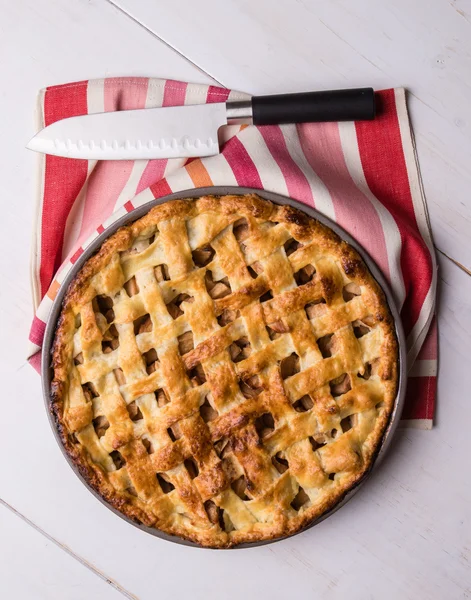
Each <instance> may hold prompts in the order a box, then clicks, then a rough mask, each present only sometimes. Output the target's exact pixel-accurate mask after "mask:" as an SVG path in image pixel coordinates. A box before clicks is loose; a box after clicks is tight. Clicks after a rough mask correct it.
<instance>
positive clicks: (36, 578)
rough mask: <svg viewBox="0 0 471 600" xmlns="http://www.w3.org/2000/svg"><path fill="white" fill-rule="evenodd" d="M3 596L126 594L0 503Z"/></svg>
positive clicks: (101, 597)
mask: <svg viewBox="0 0 471 600" xmlns="http://www.w3.org/2000/svg"><path fill="white" fill-rule="evenodd" d="M0 531H1V532H2V535H1V536H0V594H1V596H2V598H12V599H13V598H15V599H18V600H26V599H29V598H34V599H35V600H40V599H41V598H44V599H47V600H56V599H57V600H63V599H64V598H67V600H83V598H87V599H88V600H93V599H94V598H96V599H97V600H113V599H114V600H117V599H119V598H121V599H122V598H123V597H128V598H132V596H131V595H129V594H126V592H125V595H124V596H123V594H122V593H121V592H120V591H119V590H117V589H116V588H115V587H113V586H112V585H110V583H108V582H107V581H106V579H104V578H103V577H98V576H97V575H96V574H95V573H94V572H93V571H92V570H90V569H88V568H87V567H86V566H84V565H82V564H80V562H79V561H77V560H76V559H75V558H74V557H73V556H70V555H69V554H68V553H67V552H64V550H63V549H62V548H61V547H60V546H57V545H56V544H55V543H54V542H52V541H51V540H49V539H48V538H47V537H45V536H43V535H41V533H40V532H39V531H37V530H36V529H34V528H33V527H31V526H30V525H29V524H28V523H27V522H25V521H24V520H22V519H21V518H20V517H19V516H17V515H15V514H14V513H13V512H11V511H10V510H8V509H7V508H5V506H4V505H2V504H1V503H0Z"/></svg>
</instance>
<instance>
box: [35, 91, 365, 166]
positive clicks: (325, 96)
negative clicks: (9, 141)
mask: <svg viewBox="0 0 471 600" xmlns="http://www.w3.org/2000/svg"><path fill="white" fill-rule="evenodd" d="M374 115H375V96H374V91H373V89H372V88H360V89H353V90H333V91H321V92H302V93H300V94H278V95H275V96H253V97H252V98H251V99H250V100H242V101H237V102H234V101H231V102H215V103H211V104H198V105H190V106H169V107H163V108H143V109H140V110H122V111H117V112H107V113H97V114H91V115H83V116H79V117H70V118H68V119H62V120H61V121H56V122H55V123H52V124H51V125H48V126H47V127H45V128H44V129H43V130H41V131H40V132H39V133H38V134H37V135H35V136H34V137H33V138H32V139H31V140H30V142H29V143H28V145H27V148H29V149H30V150H36V151H37V152H44V153H45V154H55V155H57V156H66V157H69V158H83V159H97V160H126V159H132V160H136V159H140V158H141V159H152V158H180V157H192V156H212V155H214V154H218V152H219V143H218V129H219V127H221V125H225V124H227V123H228V121H234V120H238V121H239V122H240V121H245V122H246V121H247V120H248V121H249V122H253V123H254V124H255V125H274V124H281V123H306V122H316V121H317V122H318V121H359V120H364V119H373V118H374Z"/></svg>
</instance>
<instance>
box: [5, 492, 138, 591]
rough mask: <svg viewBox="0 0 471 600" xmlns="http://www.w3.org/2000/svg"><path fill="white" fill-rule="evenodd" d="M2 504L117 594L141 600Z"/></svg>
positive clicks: (8, 505) (6, 504) (26, 518)
mask: <svg viewBox="0 0 471 600" xmlns="http://www.w3.org/2000/svg"><path fill="white" fill-rule="evenodd" d="M0 504H1V505H2V506H4V507H5V508H7V509H8V510H9V511H10V512H12V513H13V514H14V515H15V516H16V517H18V518H19V519H22V520H23V521H24V522H25V523H26V524H27V525H30V526H31V527H32V528H33V529H35V530H36V531H37V532H38V533H40V534H41V535H43V536H44V537H45V538H46V539H48V540H49V541H50V542H52V543H53V544H55V545H56V546H57V547H58V548H60V549H61V550H63V551H64V552H66V553H67V554H68V555H69V556H71V557H72V558H74V559H75V560H77V561H78V562H79V563H80V564H81V565H82V566H84V567H85V568H86V569H89V570H90V571H91V572H92V573H94V574H95V575H96V576H97V577H99V578H100V579H102V580H103V581H105V582H106V583H108V584H109V585H111V587H112V588H114V589H115V590H116V591H117V592H120V593H121V594H122V595H123V596H124V597H125V598H128V600H139V599H138V597H137V596H135V595H134V594H131V592H128V590H126V589H125V588H123V587H122V586H121V585H120V584H119V583H117V582H116V581H115V580H114V579H111V578H110V577H108V576H107V575H105V574H104V573H102V572H101V571H99V570H98V569H97V568H96V567H95V566H93V565H92V564H91V563H89V562H88V561H87V560H85V559H84V558H82V557H81V556H79V555H78V554H75V552H73V550H71V549H70V548H69V547H68V546H66V545H65V544H62V543H61V542H59V541H58V540H56V539H55V538H53V537H52V536H51V535H49V534H48V533H47V532H46V531H44V529H41V527H39V526H38V525H36V524H35V523H33V522H32V521H30V519H28V517H26V516H25V515H23V514H22V513H20V512H19V511H17V510H16V509H15V508H13V506H11V504H8V502H5V500H2V498H0Z"/></svg>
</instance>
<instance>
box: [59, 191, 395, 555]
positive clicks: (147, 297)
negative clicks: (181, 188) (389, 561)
mask: <svg viewBox="0 0 471 600" xmlns="http://www.w3.org/2000/svg"><path fill="white" fill-rule="evenodd" d="M397 360H398V359H397V344H396V337H395V333H394V324H393V321H392V317H391V315H390V313H389V309H388V306H387V303H386V300H385V298H384V295H383V293H382V291H381V290H380V288H379V286H378V285H377V283H376V281H375V280H374V279H373V277H372V276H371V274H370V273H369V271H368V269H367V268H366V266H365V264H364V262H363V261H362V259H361V258H360V257H359V255H358V254H357V253H356V252H355V251H354V250H353V249H352V248H351V247H350V246H349V245H348V244H347V243H345V242H343V241H341V240H340V239H339V238H338V237H337V235H336V234H334V233H333V232H332V231H331V230H330V229H329V228H327V227H325V226H323V225H321V224H320V223H319V222H317V221H315V220H314V219H311V218H310V217H307V216H306V215H305V214H304V213H303V212H301V211H298V210H296V209H294V208H291V207H289V206H276V205H273V204H272V203H270V202H268V201H266V200H262V199H261V198H259V197H258V196H255V195H246V196H224V197H219V198H218V197H215V196H205V197H202V198H198V199H194V200H177V201H172V202H167V203H165V204H162V205H160V206H157V207H155V208H153V209H152V210H151V211H150V212H149V213H148V214H147V215H146V216H144V217H143V218H141V219H139V220H138V221H136V222H135V223H133V224H132V225H130V226H128V227H123V228H122V229H120V230H119V231H118V232H117V233H115V234H114V235H113V236H112V237H110V238H109V239H108V240H107V241H106V242H105V243H104V244H103V245H102V247H101V249H100V250H99V252H98V253H97V254H96V255H95V256H94V257H92V258H91V259H90V260H89V261H88V262H87V263H86V264H85V266H84V267H83V268H82V269H81V271H80V272H79V274H78V275H77V277H76V279H75V280H74V281H73V283H72V284H71V286H70V288H69V290H68V292H67V295H66V298H65V301H64V305H63V309H62V313H61V316H60V319H59V322H58V327H57V331H56V337H55V342H54V348H53V370H54V378H53V383H52V395H51V406H52V409H53V412H54V415H55V418H56V422H57V425H58V428H59V431H60V434H61V438H62V442H63V444H64V446H65V448H66V450H67V452H68V454H69V455H70V457H71V458H72V459H73V461H74V462H75V463H76V465H77V466H78V467H79V469H80V472H81V474H82V476H83V477H85V478H86V479H87V481H88V482H89V483H90V484H91V485H92V486H93V487H94V488H95V489H96V490H97V491H98V492H99V493H100V494H101V495H102V496H103V497H104V498H105V499H106V500H107V501H108V502H109V503H110V504H112V505H113V506H114V507H116V508H117V509H118V510H120V511H121V512H123V513H124V514H125V515H127V516H129V517H131V518H132V519H134V520H136V521H139V522H142V523H145V524H146V525H149V526H154V527H157V528H159V529H161V530H163V531H166V532H168V533H170V534H175V535H179V536H181V537H183V538H186V539H189V540H193V541H195V542H198V543H200V544H202V545H205V546H213V547H227V546H232V545H235V544H238V543H241V542H250V541H257V540H263V539H271V538H274V537H278V536H284V535H287V534H291V533H294V532H295V531H297V530H299V529H300V528H302V527H304V526H306V525H307V524H309V523H310V522H311V521H312V520H313V519H315V518H317V517H319V516H320V515H322V514H323V513H324V512H325V511H326V510H327V509H329V508H330V507H332V506H334V505H335V504H336V503H337V502H338V501H339V500H340V499H341V498H342V496H343V495H344V494H345V492H346V491H347V490H349V489H350V488H351V487H352V486H354V485H355V484H356V483H357V482H358V481H359V480H360V479H361V478H362V476H363V475H364V474H365V472H366V471H367V470H368V468H369V467H370V465H371V463H372V460H373V458H374V454H375V451H376V449H377V447H378V444H379V442H380V440H381V437H382V435H383V432H384V429H385V427H386V425H387V422H388V419H389V416H390V413H391V410H392V407H393V404H394V399H395V394H396V384H397V371H398V369H397Z"/></svg>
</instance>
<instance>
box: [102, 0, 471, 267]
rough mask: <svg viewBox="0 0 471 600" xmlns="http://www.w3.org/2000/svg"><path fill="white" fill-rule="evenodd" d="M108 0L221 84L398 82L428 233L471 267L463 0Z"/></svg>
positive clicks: (469, 14) (470, 32)
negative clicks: (404, 92)
mask: <svg viewBox="0 0 471 600" xmlns="http://www.w3.org/2000/svg"><path fill="white" fill-rule="evenodd" d="M110 1H112V2H113V3H115V4H117V5H119V6H120V7H121V8H122V9H123V10H124V11H126V12H127V13H129V14H131V15H132V16H133V17H134V18H136V19H138V20H139V21H141V22H142V23H143V24H144V25H145V26H146V27H147V28H149V29H150V30H152V31H153V32H154V33H155V34H156V35H158V36H160V37H161V38H162V39H164V40H165V41H166V42H168V43H169V44H170V45H172V46H173V47H175V48H177V49H178V51H179V52H181V53H183V54H184V55H185V56H188V57H189V58H190V59H191V60H192V61H193V62H195V63H196V64H198V65H199V66H200V67H201V68H203V69H204V70H205V71H207V72H208V73H210V74H211V75H212V76H213V77H215V78H216V79H217V80H219V81H220V82H222V83H223V84H224V85H225V86H227V87H232V88H235V89H239V90H242V91H246V92H250V93H254V94H262V93H274V92H282V91H300V90H307V89H317V88H326V89H329V88H342V87H355V86H364V85H371V86H373V87H375V88H377V89H379V88H385V87H395V86H405V87H407V88H408V89H409V90H410V95H409V105H410V109H411V115H412V121H413V124H414V130H415V134H416V139H417V147H418V153H419V158H420V164H421V168H422V174H423V179H424V184H425V191H426V194H427V198H428V205H429V210H430V215H431V220H432V225H433V232H434V236H435V241H436V244H437V246H438V247H439V248H440V249H442V250H443V251H444V252H445V253H446V254H448V255H449V256H451V257H452V258H454V259H455V260H457V261H459V262H461V263H462V264H464V265H465V266H467V267H468V268H470V266H471V245H470V244H469V233H468V232H469V229H470V226H471V204H470V203H469V202H468V198H469V189H470V187H471V174H470V170H469V156H471V128H470V124H469V117H468V112H469V87H470V85H471V63H470V56H471V8H470V4H469V2H466V1H460V2H456V1H453V2H448V1H447V0H434V1H432V2H430V1H429V0H416V1H414V2H411V1H410V0H391V1H390V2H377V1H376V0H357V1H356V2H351V1H350V0H337V1H336V2H329V1H325V0H324V1H319V0H302V1H301V0H300V1H298V2H293V1H292V0H279V1H277V2H273V1H272V0H258V1H257V2H246V1H245V0H226V1H225V2H218V1H217V0H200V1H199V2H198V3H195V2H192V1H191V0H179V1H178V2H158V3H156V2H148V1H147V0H110Z"/></svg>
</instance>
